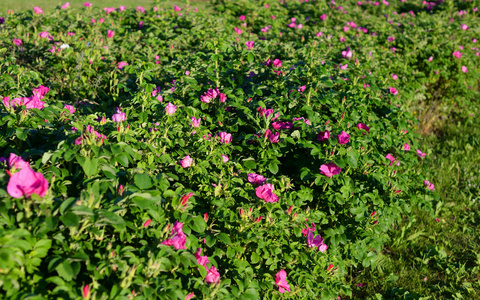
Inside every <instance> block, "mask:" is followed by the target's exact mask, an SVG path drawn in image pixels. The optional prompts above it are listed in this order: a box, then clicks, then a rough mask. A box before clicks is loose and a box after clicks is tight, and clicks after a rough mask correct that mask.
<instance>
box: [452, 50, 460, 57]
mask: <svg viewBox="0 0 480 300" xmlns="http://www.w3.org/2000/svg"><path fill="white" fill-rule="evenodd" d="M452 55H453V56H455V57H456V58H462V53H461V52H460V51H455V52H453V53H452Z"/></svg>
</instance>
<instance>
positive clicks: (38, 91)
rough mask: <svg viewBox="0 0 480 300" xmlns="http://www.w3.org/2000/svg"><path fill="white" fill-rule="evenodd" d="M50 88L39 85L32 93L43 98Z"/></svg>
mask: <svg viewBox="0 0 480 300" xmlns="http://www.w3.org/2000/svg"><path fill="white" fill-rule="evenodd" d="M49 90H50V89H49V88H48V87H46V86H43V85H39V86H38V87H36V88H33V89H32V93H33V95H34V96H35V97H37V98H38V99H40V100H42V99H43V97H45V95H46V94H47V93H48V91H49Z"/></svg>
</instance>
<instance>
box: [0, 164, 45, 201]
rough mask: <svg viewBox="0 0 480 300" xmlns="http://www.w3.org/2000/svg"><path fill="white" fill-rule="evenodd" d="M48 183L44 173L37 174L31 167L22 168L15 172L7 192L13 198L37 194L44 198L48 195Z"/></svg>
mask: <svg viewBox="0 0 480 300" xmlns="http://www.w3.org/2000/svg"><path fill="white" fill-rule="evenodd" d="M47 190H48V181H47V180H46V179H45V177H43V174H42V173H39V172H35V171H34V170H32V169H31V168H30V167H22V168H21V169H20V171H18V172H15V173H14V174H13V175H12V177H10V180H9V181H8V185H7V192H8V194H9V195H10V196H12V197H13V198H20V197H22V196H24V197H30V195H32V194H37V195H39V196H40V197H43V196H45V195H46V194H47Z"/></svg>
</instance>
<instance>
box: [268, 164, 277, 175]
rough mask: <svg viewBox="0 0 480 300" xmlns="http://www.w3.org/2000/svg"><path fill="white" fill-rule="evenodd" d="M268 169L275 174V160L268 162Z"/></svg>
mask: <svg viewBox="0 0 480 300" xmlns="http://www.w3.org/2000/svg"><path fill="white" fill-rule="evenodd" d="M268 169H269V170H270V172H272V174H277V173H278V164H277V162H276V161H271V162H270V163H269V164H268Z"/></svg>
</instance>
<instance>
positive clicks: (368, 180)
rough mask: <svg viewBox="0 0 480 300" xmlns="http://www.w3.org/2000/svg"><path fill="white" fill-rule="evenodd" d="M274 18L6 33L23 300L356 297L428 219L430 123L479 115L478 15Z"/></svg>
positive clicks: (15, 257) (10, 19)
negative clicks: (393, 245)
mask: <svg viewBox="0 0 480 300" xmlns="http://www.w3.org/2000/svg"><path fill="white" fill-rule="evenodd" d="M267 4H268V7H267V6H266V5H262V6H260V5H259V2H257V1H219V3H217V5H215V6H214V8H213V9H215V16H216V17H215V18H212V17H211V15H209V14H206V13H204V12H201V11H200V12H199V11H196V10H195V9H194V8H192V7H170V8H169V9H166V10H163V9H159V8H143V7H138V8H133V7H130V8H129V7H126V8H125V7H123V8H122V9H116V8H105V9H102V8H101V7H99V6H98V5H100V4H98V5H92V4H91V3H85V7H84V8H82V10H81V13H78V14H77V13H74V12H73V11H72V10H70V9H58V10H55V11H54V12H52V13H42V14H35V15H33V13H32V12H31V11H28V12H22V13H19V14H8V15H6V16H5V23H3V24H0V33H1V35H0V40H1V41H2V42H3V43H2V44H1V45H2V46H0V58H1V59H0V69H1V71H2V72H1V74H2V75H1V76H2V80H0V95H1V96H2V99H3V101H2V102H3V103H4V105H3V106H2V107H1V108H0V127H1V132H2V134H0V151H1V154H2V155H3V157H5V159H4V160H2V161H3V170H4V172H0V197H1V198H2V199H1V200H2V201H1V204H0V210H1V211H2V214H0V219H1V222H0V224H1V225H0V233H1V236H2V239H1V240H0V255H1V257H2V260H1V261H0V269H1V270H2V272H0V280H1V282H2V283H3V285H2V287H1V289H2V290H3V292H4V293H5V295H6V297H10V298H21V297H23V296H25V295H27V294H28V295H36V296H39V297H46V298H58V297H63V298H79V297H85V298H86V297H95V298H98V299H100V298H127V297H136V298H138V299H153V298H158V299H186V298H187V299H190V298H191V297H193V296H195V297H197V298H204V297H205V298H207V297H209V298H210V299H223V298H225V299H258V298H264V299H276V298H281V297H284V298H289V297H291V298H299V299H315V298H322V299H323V298H325V299H327V298H328V299H332V298H337V297H338V296H340V297H344V296H349V295H351V288H350V286H349V284H348V280H347V273H348V272H350V271H351V270H353V269H355V268H361V267H369V266H372V265H374V264H375V263H376V261H377V257H378V256H379V255H380V254H381V252H382V249H383V246H384V244H385V242H386V241H388V239H389V232H390V231H391V230H393V229H394V227H395V226H396V225H397V224H398V222H399V221H400V220H401V219H402V217H408V214H409V212H411V210H412V209H425V210H426V211H427V212H430V213H431V214H432V215H433V205H434V204H435V203H434V200H435V198H436V197H437V195H436V193H435V192H434V191H432V190H434V185H433V184H432V183H430V182H428V181H427V182H428V184H427V182H425V181H426V180H427V178H424V175H423V174H424V172H423V169H422V168H423V159H428V157H429V155H428V154H429V150H428V149H420V146H419V135H417V134H415V133H414V130H415V126H416V124H417V120H416V119H415V118H414V114H413V113H414V112H417V113H418V112H420V111H421V110H419V109H418V108H419V107H420V108H421V107H423V108H425V107H428V105H430V104H432V105H433V104H434V103H439V105H440V107H441V108H442V109H441V111H443V112H445V113H449V112H452V111H454V110H455V106H458V105H468V102H469V101H470V100H471V99H474V97H475V96H478V91H477V87H478V84H477V83H478V76H479V72H478V70H477V68H476V67H475V66H476V65H477V64H478V56H477V53H478V50H476V47H475V42H474V41H473V39H472V37H471V32H475V30H477V25H476V24H477V23H478V22H475V13H476V10H474V8H475V5H476V3H475V2H458V3H454V2H451V1H450V2H446V1H445V2H438V3H437V2H436V3H435V5H433V4H431V3H427V4H418V5H413V4H411V3H404V2H400V1H399V2H395V3H394V2H393V1H392V2H391V3H389V4H388V2H383V3H379V5H375V3H374V2H372V3H362V4H361V5H360V4H358V3H357V2H353V1H352V2H351V3H350V2H345V3H342V4H341V5H337V4H335V3H334V2H324V1H308V2H307V1H289V2H288V3H287V1H280V2H277V1H271V2H268V3H267ZM387 4H388V5H387ZM459 10H462V11H463V10H464V11H467V12H468V13H467V14H462V15H460V16H459V15H458V11H459ZM37 11H38V10H37ZM450 18H451V19H452V20H453V21H450ZM59 20H64V21H59ZM399 24H400V25H399ZM460 24H466V25H467V26H468V27H469V28H468V30H463V29H462V28H461V27H460ZM40 28H41V29H40ZM41 30H48V33H47V34H46V35H45V37H44V38H41V37H40V36H38V32H39V31H41ZM109 30H110V31H111V32H112V33H113V32H114V35H113V34H110V35H111V37H110V38H108V32H109ZM45 32H46V31H45ZM13 38H14V39H13ZM12 40H13V42H12ZM19 41H20V42H19ZM63 44H67V45H69V47H63V48H62V47H61V45H63ZM460 47H462V48H460ZM346 49H347V50H346ZM51 50H53V51H51ZM460 50H461V53H460ZM343 52H344V53H343ZM456 52H458V53H460V54H458V53H457V54H454V55H452V53H456ZM432 56H433V58H432V60H429V58H430V57H432ZM462 66H465V67H466V68H468V73H465V72H462ZM393 75H395V76H393ZM41 86H43V87H45V88H40V87H41ZM46 88H47V89H46ZM32 90H33V92H32ZM439 93H440V94H439ZM32 94H33V95H32ZM29 95H31V96H29ZM440 95H441V96H442V97H440ZM27 96H28V97H27ZM442 99H448V100H449V101H450V102H448V101H446V100H442ZM439 101H440V102H439ZM451 101H453V103H451ZM447 102H448V103H447ZM67 105H69V106H68V107H67ZM422 111H425V110H422ZM422 114H423V113H422ZM406 144H408V145H409V147H405V145H406ZM410 147H411V148H412V149H416V151H407V150H408V149H410ZM407 148H408V149H407ZM11 153H17V154H18V155H20V157H21V160H22V161H23V162H24V163H25V164H26V165H25V164H24V163H22V161H20V160H17V161H16V162H13V164H14V165H15V166H14V167H12V164H10V165H9V161H7V159H6V157H10V155H11ZM17 164H18V166H19V167H18V168H17ZM27 166H28V167H27ZM10 168H15V169H19V170H13V173H12V172H11V170H10ZM33 170H36V171H33ZM9 173H10V175H11V176H10V175H9ZM430 180H432V179H431V178H430ZM422 181H423V182H425V183H424V185H422ZM10 182H12V184H10ZM47 190H48V192H47ZM373 216H375V217H373ZM310 223H313V224H314V225H315V226H314V225H312V228H310V227H308V226H307V228H308V229H306V228H305V224H310ZM315 230H316V232H315ZM313 232H315V234H314V233H313ZM199 249H200V251H199ZM202 252H203V254H204V255H203V256H202V255H201V253H202ZM3 258H4V259H3ZM287 274H288V278H287Z"/></svg>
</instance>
